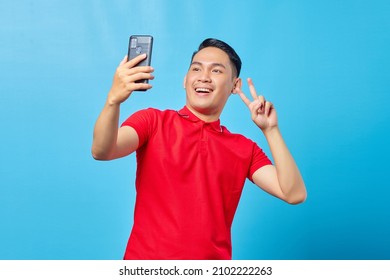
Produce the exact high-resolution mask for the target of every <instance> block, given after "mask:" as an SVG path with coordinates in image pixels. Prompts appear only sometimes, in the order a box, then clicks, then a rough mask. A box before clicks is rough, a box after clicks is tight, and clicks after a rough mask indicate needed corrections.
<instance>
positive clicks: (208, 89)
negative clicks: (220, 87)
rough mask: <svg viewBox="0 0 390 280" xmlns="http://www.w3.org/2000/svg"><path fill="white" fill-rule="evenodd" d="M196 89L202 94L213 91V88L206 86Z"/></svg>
mask: <svg viewBox="0 0 390 280" xmlns="http://www.w3.org/2000/svg"><path fill="white" fill-rule="evenodd" d="M195 91H196V92H197V93H200V94H208V93H211V92H212V91H213V90H212V89H210V88H205V87H197V88H195Z"/></svg>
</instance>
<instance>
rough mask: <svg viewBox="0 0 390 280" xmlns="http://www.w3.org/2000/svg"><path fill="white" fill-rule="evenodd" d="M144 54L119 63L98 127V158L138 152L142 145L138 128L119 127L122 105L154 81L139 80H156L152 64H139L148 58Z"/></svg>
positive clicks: (95, 143)
mask: <svg viewBox="0 0 390 280" xmlns="http://www.w3.org/2000/svg"><path fill="white" fill-rule="evenodd" d="M145 58H146V56H145V55H140V56H138V57H136V58H134V59H132V60H131V61H127V57H125V58H124V59H123V60H122V61H121V63H120V65H119V66H118V68H117V70H116V72H115V75H114V79H113V83H112V87H111V89H110V92H109V94H108V97H107V101H106V104H105V105H104V108H103V110H102V112H101V113H100V115H99V117H98V119H97V121H96V124H95V128H94V133H93V143H92V156H93V157H94V158H95V159H97V160H111V159H115V158H119V157H123V156H126V155H129V154H131V153H132V152H134V151H135V150H136V149H137V147H138V141H139V139H138V135H137V133H136V131H135V130H134V129H133V128H131V127H129V126H124V127H121V128H119V129H118V126H119V113H120V105H121V104H122V103H123V102H125V101H126V100H127V99H128V98H129V96H130V95H131V93H132V92H133V91H134V90H139V89H150V88H151V87H152V86H151V85H150V84H144V83H136V81H138V80H141V79H149V80H151V79H153V78H154V77H153V75H152V74H151V73H152V72H153V68H152V67H150V66H141V67H135V65H137V64H138V63H139V62H140V61H142V60H143V59H145Z"/></svg>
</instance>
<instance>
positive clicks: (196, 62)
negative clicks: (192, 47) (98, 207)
mask: <svg viewBox="0 0 390 280" xmlns="http://www.w3.org/2000/svg"><path fill="white" fill-rule="evenodd" d="M194 64H196V65H200V66H202V65H203V63H201V62H198V61H193V62H192V63H191V65H194ZM211 66H212V67H218V66H219V67H222V68H225V69H226V66H225V65H223V64H222V63H217V62H214V63H211Z"/></svg>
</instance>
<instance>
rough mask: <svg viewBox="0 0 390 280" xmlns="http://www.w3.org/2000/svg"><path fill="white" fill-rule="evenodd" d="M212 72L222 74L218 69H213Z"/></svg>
mask: <svg viewBox="0 0 390 280" xmlns="http://www.w3.org/2000/svg"><path fill="white" fill-rule="evenodd" d="M213 72H214V73H218V74H220V73H223V72H222V70H220V69H218V68H216V69H213Z"/></svg>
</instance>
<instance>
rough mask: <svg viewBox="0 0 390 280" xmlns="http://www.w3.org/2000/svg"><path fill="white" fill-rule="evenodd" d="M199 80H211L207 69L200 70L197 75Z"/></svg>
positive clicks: (206, 81)
mask: <svg viewBox="0 0 390 280" xmlns="http://www.w3.org/2000/svg"><path fill="white" fill-rule="evenodd" d="M198 81H199V82H204V83H209V82H211V78H210V73H209V72H208V71H202V72H201V73H200V74H199V77H198Z"/></svg>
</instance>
